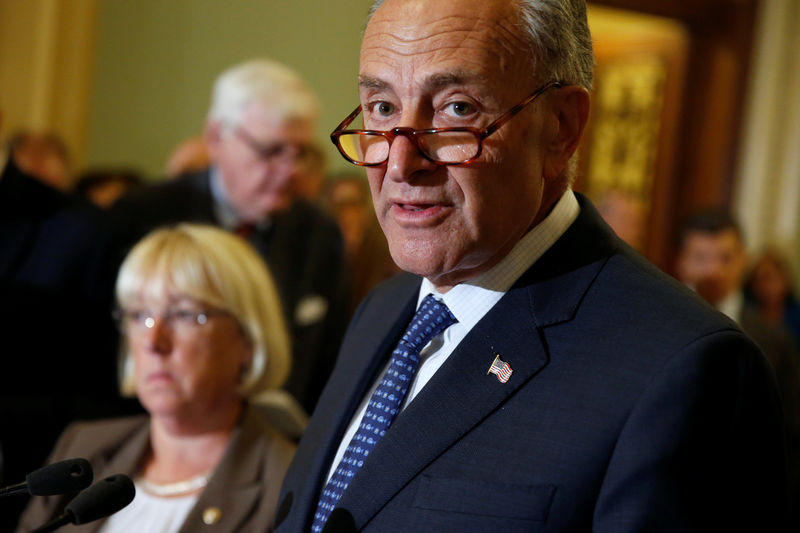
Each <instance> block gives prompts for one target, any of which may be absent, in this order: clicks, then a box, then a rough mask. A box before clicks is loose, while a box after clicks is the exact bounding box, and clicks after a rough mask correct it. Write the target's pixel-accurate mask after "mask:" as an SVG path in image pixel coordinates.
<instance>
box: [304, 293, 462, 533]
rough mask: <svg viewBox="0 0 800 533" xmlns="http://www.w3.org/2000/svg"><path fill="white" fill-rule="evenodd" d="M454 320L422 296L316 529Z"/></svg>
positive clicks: (324, 498)
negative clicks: (428, 349)
mask: <svg viewBox="0 0 800 533" xmlns="http://www.w3.org/2000/svg"><path fill="white" fill-rule="evenodd" d="M454 322H457V320H456V317H454V316H453V314H452V313H451V312H450V309H448V308H447V306H446V305H445V304H444V302H439V301H437V300H436V299H435V298H434V297H433V296H432V295H430V294H429V295H427V296H426V297H425V299H424V300H422V305H420V306H419V309H417V312H416V314H415V315H414V318H412V319H411V323H410V324H409V325H408V328H406V331H405V333H403V337H402V338H401V339H400V341H399V342H398V343H397V347H396V348H395V349H394V351H393V352H392V358H391V360H390V361H389V368H387V369H386V373H385V374H384V375H383V377H382V378H381V382H380V384H379V385H378V388H377V389H375V392H374V393H372V396H371V397H370V399H369V403H368V404H367V411H366V412H365V413H364V417H363V418H362V419H361V423H360V425H359V426H358V431H356V434H355V435H354V436H353V439H352V440H351V441H350V444H349V445H348V446H347V449H346V450H345V452H344V456H343V457H342V460H341V461H340V462H339V465H338V466H337V467H336V471H335V472H334V473H333V476H331V479H330V480H329V481H328V483H327V485H325V488H324V489H323V491H322V495H321V496H320V499H319V503H318V504H317V512H316V513H315V514H314V522H313V523H312V525H311V531H312V532H314V533H319V532H321V531H322V527H323V526H324V525H325V522H326V521H327V520H328V516H329V515H330V514H331V511H332V510H333V508H334V507H335V506H336V502H338V501H339V498H341V496H342V493H343V492H344V491H345V489H347V487H348V485H350V481H351V480H352V479H353V476H355V474H356V472H357V471H358V469H359V468H360V467H361V465H362V464H364V460H365V459H366V458H367V456H368V455H369V453H370V452H371V451H372V449H373V448H375V445H376V444H377V443H378V441H379V440H380V439H381V437H383V436H384V435H385V434H386V430H387V429H389V426H390V425H391V423H392V421H393V420H394V418H395V416H396V415H397V413H398V412H399V411H400V407H401V406H402V405H403V400H404V399H405V397H406V392H408V388H409V385H411V381H412V380H413V379H414V375H415V374H416V373H417V367H418V366H419V352H420V350H422V348H424V347H425V345H427V344H428V343H429V342H430V341H431V340H432V339H433V338H434V337H436V336H437V335H438V334H440V333H441V332H442V331H444V330H445V329H446V328H447V327H448V326H450V325H451V324H453V323H454Z"/></svg>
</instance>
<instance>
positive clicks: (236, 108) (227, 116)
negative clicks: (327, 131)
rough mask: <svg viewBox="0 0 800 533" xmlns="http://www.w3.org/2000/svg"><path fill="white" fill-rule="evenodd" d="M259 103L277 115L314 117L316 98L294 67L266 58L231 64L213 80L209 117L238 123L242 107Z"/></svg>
mask: <svg viewBox="0 0 800 533" xmlns="http://www.w3.org/2000/svg"><path fill="white" fill-rule="evenodd" d="M254 102H255V103H259V104H260V105H261V106H262V107H263V108H264V109H265V110H267V111H269V112H272V113H274V114H275V115H276V117H277V118H278V119H281V120H292V119H301V120H308V121H312V122H313V121H314V120H316V118H317V115H318V114H319V107H320V105H319V100H318V98H317V96H316V95H315V94H314V92H313V91H312V90H311V88H310V87H309V86H308V85H307V84H306V82H305V81H304V80H303V78H301V77H300V75H298V74H297V73H296V72H295V71H293V70H292V69H290V68H289V67H287V66H286V65H283V64H281V63H278V62H277V61H272V60H269V59H252V60H249V61H245V62H243V63H239V64H237V65H234V66H232V67H231V68H229V69H228V70H226V71H225V72H223V73H222V74H220V76H219V77H218V78H217V80H216V81H215V82H214V90H213V94H212V97H211V108H210V109H209V112H208V119H209V120H219V121H221V122H224V123H227V124H238V123H239V121H240V120H241V117H242V114H243V113H244V110H245V108H246V107H247V106H248V105H250V104H251V103H254Z"/></svg>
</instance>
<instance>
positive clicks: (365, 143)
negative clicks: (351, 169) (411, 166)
mask: <svg viewBox="0 0 800 533" xmlns="http://www.w3.org/2000/svg"><path fill="white" fill-rule="evenodd" d="M396 135H405V136H406V137H408V138H409V139H410V140H411V141H412V142H416V144H417V146H418V148H419V149H420V150H421V151H422V152H423V153H424V154H425V155H426V156H427V157H428V158H430V159H432V160H434V161H438V162H441V163H460V162H462V161H466V160H468V159H471V158H473V157H475V156H476V155H477V153H478V150H479V148H480V142H479V141H478V138H477V137H476V136H475V134H474V133H471V132H463V131H440V132H435V133H423V132H417V133H416V134H411V133H405V132H399V133H397V134H393V133H392V132H387V133H369V132H362V133H343V134H342V135H341V136H340V137H339V144H340V145H341V147H342V150H344V153H345V154H346V155H347V157H349V158H350V159H352V160H354V161H357V162H359V163H367V164H377V163H382V162H384V161H386V159H387V158H388V157H389V147H390V146H391V141H390V139H393V138H394V137H395V136H396Z"/></svg>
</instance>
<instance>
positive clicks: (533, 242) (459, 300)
mask: <svg viewBox="0 0 800 533" xmlns="http://www.w3.org/2000/svg"><path fill="white" fill-rule="evenodd" d="M579 213H580V206H579V205H578V200H577V199H576V198H575V194H574V193H573V192H572V190H571V189H567V190H566V191H565V192H564V194H563V195H562V196H561V198H560V199H559V201H558V202H557V203H556V205H555V207H553V209H552V210H551V211H550V213H549V214H548V215H547V217H545V219H544V220H542V221H541V222H540V223H539V224H537V225H536V226H534V227H533V228H532V229H531V230H530V231H528V233H526V234H525V235H524V236H523V237H522V238H521V239H520V240H519V242H518V243H517V244H516V245H514V248H512V249H511V252H509V253H508V255H506V256H505V257H504V258H503V259H502V260H501V261H500V262H499V263H497V264H496V265H495V266H493V267H492V268H491V269H490V270H488V271H487V272H485V273H483V274H481V275H480V276H478V277H476V278H474V279H471V280H468V281H465V282H463V283H459V284H457V285H455V286H454V287H453V288H452V289H450V290H449V291H447V292H446V293H444V294H441V293H440V292H439V291H437V290H436V289H435V288H434V286H433V283H431V282H430V281H429V280H428V279H427V278H423V280H422V285H421V286H420V291H419V296H418V298H417V307H419V305H420V303H421V302H422V299H423V298H424V297H425V296H426V295H427V294H429V293H430V294H433V295H434V297H436V298H437V299H439V300H443V301H444V303H445V305H447V307H448V308H449V309H450V311H451V312H452V313H453V315H454V316H455V317H456V318H457V319H458V321H459V323H461V324H464V325H465V326H467V327H468V328H471V327H472V326H473V325H474V324H475V323H477V321H478V320H480V319H481V318H482V317H483V315H484V314H486V311H487V310H488V308H486V306H485V305H482V306H479V307H480V308H477V307H476V306H475V305H474V302H475V301H481V302H485V303H486V305H488V307H489V308H490V307H491V306H492V305H494V304H495V303H497V301H498V300H500V298H502V296H503V294H505V293H506V291H508V289H509V288H511V286H512V285H513V284H514V282H516V281H517V279H519V278H520V276H522V274H524V273H525V271H526V270H528V269H529V268H530V267H531V265H533V264H534V263H535V262H536V260H537V259H539V258H540V257H541V256H542V255H543V254H544V253H545V252H546V251H547V250H548V249H549V248H550V247H551V246H552V245H553V244H554V243H555V242H556V241H557V240H558V239H559V238H560V237H561V236H562V235H563V234H564V232H566V231H567V228H569V226H570V225H571V224H572V223H573V222H574V221H575V219H576V218H578V214H579Z"/></svg>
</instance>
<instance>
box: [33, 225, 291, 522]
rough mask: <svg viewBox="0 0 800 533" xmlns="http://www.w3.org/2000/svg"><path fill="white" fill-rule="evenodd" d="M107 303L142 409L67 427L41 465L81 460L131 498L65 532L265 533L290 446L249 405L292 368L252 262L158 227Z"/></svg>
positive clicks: (250, 256)
mask: <svg viewBox="0 0 800 533" xmlns="http://www.w3.org/2000/svg"><path fill="white" fill-rule="evenodd" d="M116 296H117V301H118V304H119V319H120V325H121V329H122V331H123V335H124V342H123V343H122V351H123V354H124V357H125V379H124V381H123V384H122V388H123V391H124V392H126V393H127V394H135V395H136V396H137V397H138V399H139V401H140V402H141V404H142V405H143V406H144V408H145V409H146V410H147V414H146V415H144V414H142V415H136V416H131V417H125V418H116V419H109V420H100V421H94V422H81V423H75V424H73V425H71V426H69V427H68V428H67V429H66V431H64V433H63V434H62V436H61V438H60V439H59V442H58V444H57V446H56V447H55V450H54V451H53V453H52V455H51V457H50V462H55V461H59V460H62V459H65V458H70V457H85V458H86V459H88V460H89V461H90V463H91V464H92V467H93V470H94V476H95V478H96V479H101V478H104V477H106V476H108V475H111V474H114V473H124V474H127V475H130V476H131V477H132V478H133V479H134V483H135V484H136V497H135V499H134V500H133V502H132V503H131V504H130V505H128V506H127V507H125V508H124V509H123V510H121V511H119V512H117V513H116V514H114V515H112V516H111V517H110V518H109V519H107V520H104V521H103V524H102V526H101V527H100V528H99V529H98V526H97V523H91V524H88V525H86V526H82V527H74V528H73V531H76V532H78V531H101V532H103V533H115V532H131V531H142V532H154V531H160V532H182V533H184V532H185V533H188V532H195V531H202V530H204V528H206V527H213V530H214V531H220V532H226V533H231V532H237V531H267V530H268V529H269V526H270V522H271V520H272V515H273V513H274V511H275V504H276V501H277V496H278V490H279V487H280V483H281V480H282V478H283V475H284V472H285V470H286V468H287V466H288V464H289V461H290V460H291V457H292V454H293V451H294V446H293V445H292V444H291V443H289V442H288V441H287V440H286V439H284V438H283V437H282V436H281V435H280V434H279V433H278V432H276V431H275V430H274V429H272V428H271V427H270V426H269V424H268V423H267V420H266V419H265V418H264V416H263V415H262V413H261V412H260V411H259V409H258V407H256V406H255V405H252V404H251V403H250V402H249V401H248V399H249V398H252V397H254V396H255V395H257V394H258V393H260V392H261V391H263V390H266V389H273V388H276V387H279V386H280V385H281V383H282V382H283V380H284V379H285V378H286V376H287V375H288V372H289V366H290V355H289V339H288V334H287V332H286V329H285V323H284V319H283V314H282V312H281V309H280V302H279V300H278V294H277V291H276V289H275V286H274V284H273V282H272V279H271V276H270V274H269V272H268V270H267V268H266V267H265V265H264V263H263V261H262V259H261V258H260V257H259V256H258V255H257V254H256V252H255V251H254V250H253V249H252V247H250V246H249V245H248V244H247V243H245V242H244V241H242V240H241V239H240V238H238V237H236V236H234V235H232V234H230V233H228V232H226V231H223V230H220V229H218V228H214V227H211V226H205V225H193V224H182V225H179V226H177V227H175V228H172V229H162V230H157V231H155V232H154V233H152V234H150V235H148V236H147V237H145V239H143V240H142V241H141V242H140V243H139V244H137V245H136V246H135V247H134V248H133V250H132V251H131V252H130V254H129V255H128V257H127V258H126V259H125V261H124V263H123V264H122V267H121V270H120V273H119V276H118V279H117V284H116ZM72 496H73V495H63V496H51V497H37V498H36V499H33V500H32V501H31V503H30V504H29V506H28V508H27V509H26V511H25V513H24V514H23V516H22V519H21V521H20V528H19V531H20V532H24V531H29V530H30V529H31V528H33V527H35V526H38V525H41V524H43V523H45V522H46V521H48V520H50V519H52V518H53V517H55V516H58V515H59V514H60V513H61V511H62V508H63V506H64V505H65V504H66V503H67V502H68V501H69V499H70V498H71V497H72Z"/></svg>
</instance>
